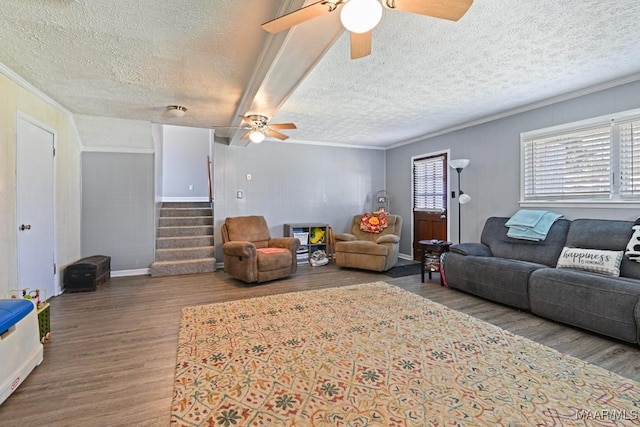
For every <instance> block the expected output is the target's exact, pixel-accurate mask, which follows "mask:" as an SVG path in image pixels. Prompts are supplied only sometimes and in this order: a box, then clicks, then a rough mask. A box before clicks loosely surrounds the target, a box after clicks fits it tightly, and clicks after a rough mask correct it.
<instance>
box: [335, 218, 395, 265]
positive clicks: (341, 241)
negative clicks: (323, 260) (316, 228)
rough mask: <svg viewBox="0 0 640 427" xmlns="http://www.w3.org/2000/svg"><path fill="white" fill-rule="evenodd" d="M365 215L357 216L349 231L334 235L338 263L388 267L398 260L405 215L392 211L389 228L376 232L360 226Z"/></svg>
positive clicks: (388, 221) (388, 220)
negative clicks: (393, 213) (362, 228)
mask: <svg viewBox="0 0 640 427" xmlns="http://www.w3.org/2000/svg"><path fill="white" fill-rule="evenodd" d="M362 216H363V215H356V216H354V217H353V219H352V220H351V226H350V227H349V232H348V233H338V234H336V235H335V236H334V238H335V241H336V264H338V265H339V266H341V267H352V268H361V269H363V270H373V271H387V270H388V269H390V268H391V267H393V266H394V265H395V263H396V262H398V252H399V250H400V249H399V247H400V230H401V228H402V217H400V216H398V215H391V214H388V215H387V218H386V219H387V223H388V226H387V228H385V229H383V230H380V231H379V232H378V233H375V232H370V231H362V230H361V229H360V222H361V220H362Z"/></svg>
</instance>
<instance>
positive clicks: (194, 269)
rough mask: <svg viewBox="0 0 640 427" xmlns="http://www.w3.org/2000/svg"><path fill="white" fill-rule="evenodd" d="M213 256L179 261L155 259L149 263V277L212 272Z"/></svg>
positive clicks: (214, 266)
mask: <svg viewBox="0 0 640 427" xmlns="http://www.w3.org/2000/svg"><path fill="white" fill-rule="evenodd" d="M214 271H216V259H215V258H199V259H188V260H181V261H156V262H154V263H153V264H151V269H150V272H151V277H161V276H178V275H181V274H196V273H213V272H214Z"/></svg>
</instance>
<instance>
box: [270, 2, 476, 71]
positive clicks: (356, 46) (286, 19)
mask: <svg viewBox="0 0 640 427" xmlns="http://www.w3.org/2000/svg"><path fill="white" fill-rule="evenodd" d="M380 2H382V5H384V7H386V8H387V9H391V10H400V11H403V12H410V13H417V14H419V15H426V16H432V17H434V18H441V19H448V20H450V21H457V20H459V19H460V18H462V16H463V15H464V14H465V13H466V12H467V10H469V7H471V4H472V3H473V0H380ZM380 2H379V1H378V0H320V1H317V2H315V3H311V4H310V5H308V6H305V7H303V8H300V9H298V10H294V11H293V12H291V13H288V14H286V15H283V16H280V17H279V18H276V19H273V20H271V21H269V22H265V23H264V24H262V28H263V29H265V30H266V31H268V32H270V33H279V32H280V31H283V30H286V29H289V28H291V27H293V26H294V25H298V24H301V23H303V22H306V21H309V20H311V19H313V18H317V17H319V16H322V15H326V14H328V13H331V12H335V11H336V10H337V9H338V8H342V9H341V11H340V20H341V21H342V25H343V26H344V27H345V28H346V29H347V30H348V31H349V32H350V33H351V59H357V58H362V57H365V56H367V55H370V54H371V38H372V32H373V28H374V27H375V26H376V25H378V22H380V19H381V18H382V6H381V5H380Z"/></svg>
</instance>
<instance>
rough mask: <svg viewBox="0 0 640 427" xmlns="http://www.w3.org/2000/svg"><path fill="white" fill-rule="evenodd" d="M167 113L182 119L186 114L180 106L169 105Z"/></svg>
mask: <svg viewBox="0 0 640 427" xmlns="http://www.w3.org/2000/svg"><path fill="white" fill-rule="evenodd" d="M167 111H169V114H171V115H172V116H173V117H184V115H185V114H186V113H187V109H186V108H185V107H183V106H182V105H169V106H168V107H167Z"/></svg>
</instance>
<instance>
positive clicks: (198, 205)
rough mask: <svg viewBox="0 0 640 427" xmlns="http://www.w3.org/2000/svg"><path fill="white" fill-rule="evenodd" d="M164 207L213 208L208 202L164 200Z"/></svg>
mask: <svg viewBox="0 0 640 427" xmlns="http://www.w3.org/2000/svg"><path fill="white" fill-rule="evenodd" d="M162 207H163V208H207V209H211V205H210V204H209V203H208V202H163V203H162Z"/></svg>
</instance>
